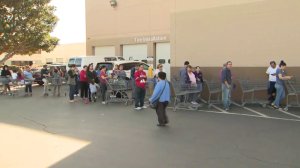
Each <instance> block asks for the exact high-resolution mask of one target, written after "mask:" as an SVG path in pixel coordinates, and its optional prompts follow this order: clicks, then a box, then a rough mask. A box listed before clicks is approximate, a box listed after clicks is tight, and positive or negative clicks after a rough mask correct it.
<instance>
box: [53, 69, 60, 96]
mask: <svg viewBox="0 0 300 168" xmlns="http://www.w3.org/2000/svg"><path fill="white" fill-rule="evenodd" d="M52 85H53V96H56V90H57V96H58V97H59V96H60V86H61V85H62V79H61V72H60V70H59V69H58V68H55V69H53V73H52Z"/></svg>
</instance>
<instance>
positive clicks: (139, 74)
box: [134, 64, 147, 110]
mask: <svg viewBox="0 0 300 168" xmlns="http://www.w3.org/2000/svg"><path fill="white" fill-rule="evenodd" d="M134 79H135V84H136V97H135V108H134V109H135V110H141V109H146V108H147V107H146V106H144V100H145V95H146V81H147V75H146V72H145V71H144V65H143V64H140V65H139V68H138V71H136V72H135V74H134Z"/></svg>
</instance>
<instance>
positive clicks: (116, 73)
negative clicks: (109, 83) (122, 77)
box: [111, 65, 119, 78]
mask: <svg viewBox="0 0 300 168" xmlns="http://www.w3.org/2000/svg"><path fill="white" fill-rule="evenodd" d="M118 75H119V65H115V67H114V69H113V71H112V73H111V77H112V78H117V77H118Z"/></svg>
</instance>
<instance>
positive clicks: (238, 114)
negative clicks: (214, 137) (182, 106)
mask: <svg viewBox="0 0 300 168" xmlns="http://www.w3.org/2000/svg"><path fill="white" fill-rule="evenodd" d="M194 111H195V110H194ZM197 111H200V110H197ZM201 112H205V113H214V114H225V115H235V116H245V117H254V118H262V119H273V120H282V121H293V122H300V119H289V118H281V117H271V116H260V115H256V114H241V113H232V112H225V113H224V112H216V111H205V110H201Z"/></svg>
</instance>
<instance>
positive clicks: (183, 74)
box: [179, 61, 190, 102]
mask: <svg viewBox="0 0 300 168" xmlns="http://www.w3.org/2000/svg"><path fill="white" fill-rule="evenodd" d="M188 65H190V62H189V61H185V62H184V67H182V68H180V70H179V82H180V89H181V90H182V91H184V90H186V89H187V86H186V81H187V80H188V75H187V67H188ZM183 101H184V96H180V102H183Z"/></svg>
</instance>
